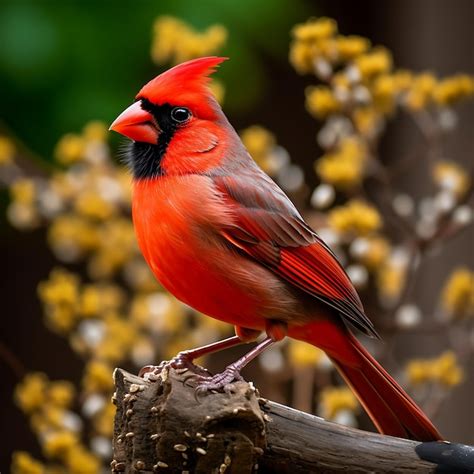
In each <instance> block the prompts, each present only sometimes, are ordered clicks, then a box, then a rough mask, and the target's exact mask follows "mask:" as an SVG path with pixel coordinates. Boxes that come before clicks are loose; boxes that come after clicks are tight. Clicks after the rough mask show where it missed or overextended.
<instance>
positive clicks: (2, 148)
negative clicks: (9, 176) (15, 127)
mask: <svg viewBox="0 0 474 474" xmlns="http://www.w3.org/2000/svg"><path fill="white" fill-rule="evenodd" d="M14 156H15V145H14V144H13V142H12V141H11V140H10V139H9V138H8V137H6V136H3V135H0V166H5V165H9V164H11V163H12V162H13V157H14Z"/></svg>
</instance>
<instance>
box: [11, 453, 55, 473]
mask: <svg viewBox="0 0 474 474" xmlns="http://www.w3.org/2000/svg"><path fill="white" fill-rule="evenodd" d="M11 473H12V474H45V473H46V468H45V466H44V465H43V464H42V463H40V462H39V461H37V460H36V459H34V458H33V457H32V456H30V455H29V454H28V453H26V452H25V451H16V452H14V453H13V457H12V465H11Z"/></svg>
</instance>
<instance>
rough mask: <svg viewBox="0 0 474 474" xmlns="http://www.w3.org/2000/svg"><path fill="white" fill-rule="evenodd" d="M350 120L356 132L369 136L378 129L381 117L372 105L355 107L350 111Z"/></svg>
mask: <svg viewBox="0 0 474 474" xmlns="http://www.w3.org/2000/svg"><path fill="white" fill-rule="evenodd" d="M352 120H353V122H354V125H355V128H356V130H357V132H358V133H360V134H361V135H362V136H366V137H371V136H373V135H375V134H376V133H377V132H378V131H379V128H380V124H381V123H382V120H383V117H382V115H380V113H379V112H377V111H376V110H375V108H374V107H357V108H355V109H354V110H353V111H352Z"/></svg>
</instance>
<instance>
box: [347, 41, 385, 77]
mask: <svg viewBox="0 0 474 474" xmlns="http://www.w3.org/2000/svg"><path fill="white" fill-rule="evenodd" d="M354 64H355V65H356V66H357V69H358V71H359V72H360V75H361V76H362V78H363V79H369V78H372V77H373V76H375V75H377V74H382V73H386V72H388V71H389V70H390V69H391V68H392V55H391V54H390V52H389V51H388V50H387V49H386V48H383V47H377V48H374V49H372V50H371V51H370V52H369V53H367V54H363V55H361V56H358V57H357V58H356V59H355V61H354Z"/></svg>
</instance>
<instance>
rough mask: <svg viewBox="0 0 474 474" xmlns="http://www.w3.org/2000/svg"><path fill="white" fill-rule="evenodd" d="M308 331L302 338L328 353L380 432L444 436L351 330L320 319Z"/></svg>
mask: <svg viewBox="0 0 474 474" xmlns="http://www.w3.org/2000/svg"><path fill="white" fill-rule="evenodd" d="M312 326H313V325H312ZM306 329H309V328H308V327H307V328H306ZM305 333H306V334H305V335H304V337H301V339H303V340H306V342H309V343H311V344H314V345H315V346H318V347H320V348H322V349H324V350H325V351H326V352H327V354H328V356H329V357H330V358H331V360H332V362H333V363H334V364H335V366H336V367H337V369H338V370H339V372H340V374H341V375H342V377H343V378H344V380H345V381H346V382H347V384H348V385H349V386H350V387H351V388H352V390H353V391H354V393H355V394H356V396H357V398H358V399H359V401H360V403H361V404H362V406H363V407H364V408H365V410H366V412H367V414H368V415H369V416H370V418H371V419H372V421H373V422H374V424H375V426H376V427H377V429H378V430H379V431H380V432H381V433H384V434H387V435H391V436H397V437H400V438H408V439H414V440H417V441H437V440H442V439H443V438H442V436H441V434H440V433H439V432H438V430H437V429H436V428H435V427H434V425H433V424H432V423H431V421H430V420H429V419H428V417H427V416H426V415H425V414H424V413H423V411H422V410H421V409H420V408H419V407H418V406H417V405H416V403H415V402H414V401H413V400H412V399H411V398H410V397H409V396H408V394H407V393H406V392H405V391H404V390H403V389H402V387H400V385H399V384H398V383H397V382H396V381H395V380H394V379H393V378H392V377H391V376H390V375H389V374H388V373H387V371H386V370H385V369H384V368H383V367H382V366H381V365H380V364H379V363H378V362H377V361H376V360H375V359H374V358H373V357H372V356H371V355H370V354H369V352H368V351H367V349H365V348H364V347H363V346H362V344H360V342H359V341H358V340H357V339H356V338H355V337H354V336H353V335H352V334H351V333H349V331H345V330H341V328H338V327H337V326H336V325H334V324H331V323H329V322H321V323H319V324H316V325H314V326H313V327H312V328H311V329H310V331H305Z"/></svg>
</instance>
